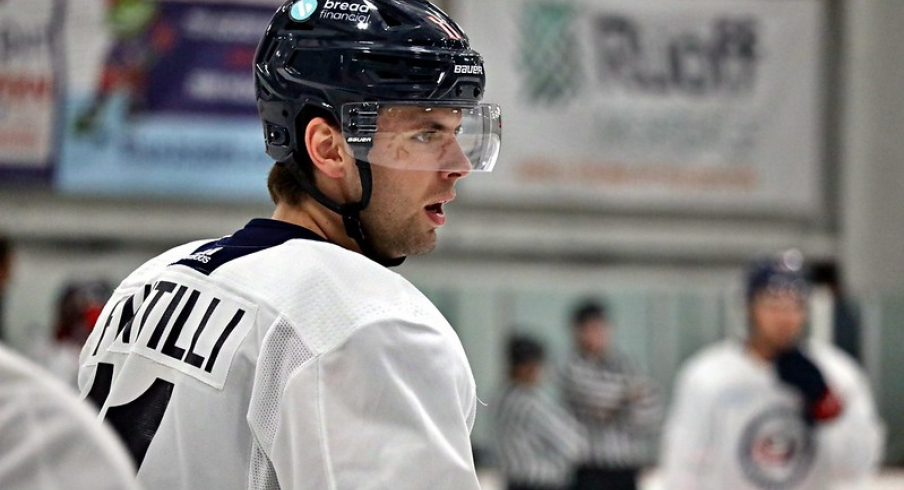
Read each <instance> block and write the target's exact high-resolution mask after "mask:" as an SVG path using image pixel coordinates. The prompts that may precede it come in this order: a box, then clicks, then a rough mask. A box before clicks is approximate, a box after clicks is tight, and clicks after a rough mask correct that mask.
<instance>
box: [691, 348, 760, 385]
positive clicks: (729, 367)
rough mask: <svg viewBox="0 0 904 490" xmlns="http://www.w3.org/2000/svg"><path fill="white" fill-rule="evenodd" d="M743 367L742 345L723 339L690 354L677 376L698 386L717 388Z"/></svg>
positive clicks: (732, 377) (731, 378)
mask: <svg viewBox="0 0 904 490" xmlns="http://www.w3.org/2000/svg"><path fill="white" fill-rule="evenodd" d="M744 368H745V360H744V351H743V346H742V345H741V344H740V343H739V342H737V341H735V340H725V341H722V342H718V343H716V344H712V345H709V346H706V347H704V348H702V349H701V350H699V351H698V352H697V353H695V354H694V355H693V356H691V357H690V358H689V359H688V360H687V362H686V363H685V364H684V366H683V367H682V368H681V371H680V373H679V377H680V378H681V379H683V380H685V383H693V384H694V385H696V386H698V387H705V386H709V387H713V388H717V387H719V386H721V385H722V384H724V383H730V382H732V381H733V380H734V379H736V378H737V376H738V375H739V373H740V372H742V371H743V370H744Z"/></svg>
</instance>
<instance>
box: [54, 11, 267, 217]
mask: <svg viewBox="0 0 904 490" xmlns="http://www.w3.org/2000/svg"><path fill="white" fill-rule="evenodd" d="M69 3H70V7H69V9H70V12H71V15H69V16H68V17H67V24H68V26H69V33H68V35H69V44H70V46H79V49H71V50H70V53H69V56H70V57H71V61H72V63H71V64H72V66H71V69H70V79H71V82H70V84H69V96H68V97H67V101H66V102H67V103H66V119H65V131H64V135H63V151H62V157H61V161H60V164H59V171H58V179H57V184H58V186H59V188H60V189H61V190H62V191H65V192H74V193H103V194H126V195H136V194H139V195H140V194H149V195H161V194H164V195H165V194H172V195H179V196H189V197H202V198H203V197H205V196H215V197H221V198H228V199H232V198H239V199H244V198H250V199H256V198H260V199H265V198H266V196H267V192H266V186H265V185H264V183H265V181H266V174H267V169H268V168H269V166H270V165H271V163H272V161H271V160H270V158H269V157H268V156H267V155H266V154H265V153H264V141H263V131H262V129H261V125H260V122H259V120H258V116H257V109H256V103H255V98H254V82H253V75H252V73H253V72H252V63H253V59H254V52H255V49H256V47H257V43H258V41H259V40H260V37H261V35H262V34H263V32H264V30H265V29H266V26H267V24H268V23H269V21H270V18H271V17H272V15H273V12H274V11H275V9H276V7H277V6H278V5H279V4H281V2H279V1H278V0H274V1H257V2H253V1H250V0H249V1H246V2H240V1H231V2H213V1H201V0H195V1H188V0H180V1H176V0H106V1H103V2H97V1H96V0H94V1H93V2H92V1H91V0H70V2H69ZM77 7H78V8H77ZM73 9H75V10H73Z"/></svg>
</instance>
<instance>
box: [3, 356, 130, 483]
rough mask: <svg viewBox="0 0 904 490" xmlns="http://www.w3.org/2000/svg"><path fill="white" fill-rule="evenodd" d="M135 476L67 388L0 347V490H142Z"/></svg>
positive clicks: (118, 445)
mask: <svg viewBox="0 0 904 490" xmlns="http://www.w3.org/2000/svg"><path fill="white" fill-rule="evenodd" d="M134 472H135V469H134V467H133V466H132V462H131V461H129V456H128V454H127V453H126V451H125V449H124V448H123V446H122V441H120V440H119V438H117V437H116V434H114V433H113V431H111V430H110V428H109V427H107V426H106V425H105V424H103V423H101V421H99V420H98V419H97V412H96V411H94V410H92V409H91V407H90V406H89V405H88V404H87V403H86V402H83V401H81V400H79V399H78V396H77V394H76V393H75V392H74V391H73V390H72V388H71V387H69V386H66V385H64V384H63V383H62V382H61V381H60V380H58V379H55V378H54V377H53V376H52V375H51V374H50V373H48V372H47V371H45V370H44V369H43V368H42V367H41V366H39V365H37V364H35V363H34V362H32V361H31V360H29V359H26V358H24V357H22V356H20V355H19V354H17V353H15V352H13V351H12V350H10V349H8V348H6V347H5V346H4V345H2V344H0V488H2V489H4V490H140V489H141V487H140V486H139V485H138V483H137V482H136V481H135V473H134Z"/></svg>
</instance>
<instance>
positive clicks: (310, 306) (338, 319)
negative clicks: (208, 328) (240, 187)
mask: <svg viewBox="0 0 904 490" xmlns="http://www.w3.org/2000/svg"><path fill="white" fill-rule="evenodd" d="M211 279H212V280H215V281H217V282H218V284H221V285H222V287H224V288H229V289H235V290H238V291H239V293H240V294H241V295H243V296H245V297H248V298H250V299H252V300H254V301H257V302H258V303H261V304H267V305H269V306H270V307H272V308H273V309H274V310H275V311H276V312H277V314H278V315H279V316H281V317H283V318H285V319H286V320H287V321H288V322H289V323H291V324H292V325H294V326H295V327H296V328H298V329H300V330H301V331H302V332H300V333H302V334H303V335H302V337H303V338H305V340H306V341H307V342H310V343H312V344H313V345H311V347H314V349H315V350H323V349H327V348H329V347H330V346H334V345H335V344H336V343H337V342H341V341H342V340H343V339H345V338H347V337H348V336H349V335H350V334H351V333H352V332H353V331H355V330H356V329H358V328H361V327H362V326H365V325H372V324H385V323H387V322H390V323H392V322H405V323H417V324H426V325H440V326H442V328H445V326H447V325H448V323H447V322H446V321H445V319H444V318H443V317H442V315H441V314H440V313H439V312H438V310H436V308H435V307H434V306H433V304H432V303H431V302H430V301H429V300H428V299H427V298H426V297H425V296H424V295H423V294H422V293H421V292H420V291H418V290H417V288H415V287H414V286H413V285H412V284H411V283H410V282H408V281H407V280H406V279H405V278H403V277H402V276H401V275H399V274H397V273H395V272H393V271H391V270H389V269H387V268H386V267H384V266H382V265H379V264H377V263H376V262H374V261H372V260H370V259H368V258H366V257H364V256H363V255H361V254H359V253H356V252H353V251H350V250H346V249H344V248H342V247H340V246H338V245H335V244H332V243H328V242H320V241H314V240H304V239H296V240H289V241H288V242H286V243H284V244H282V245H279V246H276V247H272V248H269V249H267V250H263V251H261V252H258V253H255V254H252V255H249V256H247V257H245V258H243V259H242V260H235V261H233V262H230V263H228V264H226V265H224V266H222V267H220V268H219V269H218V270H217V271H216V272H215V273H214V274H212V275H211ZM448 328H451V327H448Z"/></svg>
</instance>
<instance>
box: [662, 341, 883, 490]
mask: <svg viewBox="0 0 904 490" xmlns="http://www.w3.org/2000/svg"><path fill="white" fill-rule="evenodd" d="M805 351H806V352H807V355H808V356H810V358H811V359H812V360H813V362H815V363H816V364H817V365H818V366H819V368H820V370H821V371H822V373H823V376H825V378H826V382H827V383H828V384H829V386H831V388H832V389H833V391H834V392H835V393H836V394H837V395H838V396H839V397H840V398H841V400H842V403H843V405H844V411H843V412H842V415H841V416H840V417H839V418H837V419H835V420H833V421H830V422H827V423H823V424H818V425H816V426H815V427H814V428H810V427H808V426H807V425H806V423H805V422H804V421H803V418H802V416H801V415H800V414H801V403H802V399H801V397H800V395H799V394H798V393H797V392H796V391H795V390H794V389H793V388H791V387H789V386H787V385H786V384H784V383H782V382H781V381H780V380H779V379H778V376H777V374H776V372H775V369H774V367H773V366H772V365H771V364H768V363H766V362H764V361H761V360H759V359H757V358H755V357H754V356H752V355H751V354H749V353H748V352H746V350H745V347H744V345H743V344H742V343H741V342H737V341H727V342H724V343H721V344H717V345H716V346H712V347H709V348H706V349H705V350H703V351H702V352H701V353H699V354H697V355H695V356H694V357H693V358H692V359H691V360H689V361H688V363H687V364H686V365H685V367H684V368H683V369H682V371H681V373H680V374H679V376H678V380H677V384H676V387H675V398H674V400H673V405H672V409H671V412H670V416H669V419H668V422H667V424H666V431H665V439H664V441H663V455H662V458H661V463H662V473H663V475H662V476H663V482H664V486H663V488H664V489H665V490H725V489H732V490H752V489H783V490H791V489H794V490H827V489H833V488H835V489H845V490H851V489H856V488H859V486H858V485H859V484H860V483H862V481H863V480H864V479H865V478H866V477H868V476H869V475H871V474H872V472H873V470H874V469H875V468H876V466H877V464H878V462H879V460H880V458H881V455H882V450H883V440H884V429H883V425H882V423H881V422H880V420H879V418H878V416H877V414H876V409H875V405H874V402H873V399H872V395H871V394H870V391H869V388H868V386H867V382H866V379H865V377H864V376H863V374H862V373H861V372H860V370H859V368H858V367H857V366H856V365H855V364H854V362H853V360H851V359H850V358H848V357H847V356H846V355H845V354H844V353H842V352H841V351H839V350H838V349H836V348H834V347H832V346H830V345H825V344H820V343H816V342H812V343H810V344H808V346H807V348H806V349H805Z"/></svg>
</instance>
